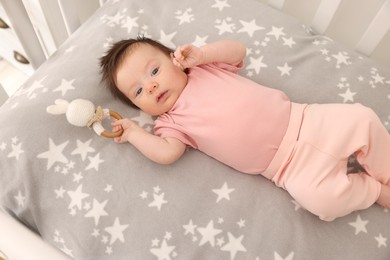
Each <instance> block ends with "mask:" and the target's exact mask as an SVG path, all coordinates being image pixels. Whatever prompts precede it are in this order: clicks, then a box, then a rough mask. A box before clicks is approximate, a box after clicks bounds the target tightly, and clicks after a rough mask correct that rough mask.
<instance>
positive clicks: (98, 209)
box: [85, 199, 108, 226]
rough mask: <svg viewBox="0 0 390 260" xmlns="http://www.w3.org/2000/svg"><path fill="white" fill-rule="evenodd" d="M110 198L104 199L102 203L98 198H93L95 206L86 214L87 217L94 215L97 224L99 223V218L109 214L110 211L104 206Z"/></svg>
mask: <svg viewBox="0 0 390 260" xmlns="http://www.w3.org/2000/svg"><path fill="white" fill-rule="evenodd" d="M107 202H108V200H105V201H103V202H102V203H99V201H97V200H96V199H93V206H92V209H91V210H90V211H88V212H87V214H85V217H86V218H91V217H93V218H94V220H95V226H97V225H98V223H99V219H100V217H102V216H108V213H107V212H106V211H105V210H104V207H105V206H106V204H107Z"/></svg>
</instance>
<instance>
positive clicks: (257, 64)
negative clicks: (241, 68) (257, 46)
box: [246, 56, 268, 74]
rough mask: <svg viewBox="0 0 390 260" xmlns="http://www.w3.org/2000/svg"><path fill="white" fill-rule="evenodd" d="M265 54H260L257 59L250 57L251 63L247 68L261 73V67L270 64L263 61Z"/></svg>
mask: <svg viewBox="0 0 390 260" xmlns="http://www.w3.org/2000/svg"><path fill="white" fill-rule="evenodd" d="M263 58H264V56H260V57H258V58H257V59H255V58H252V57H249V60H250V64H249V65H248V66H247V67H246V69H247V70H250V69H253V70H255V71H256V74H259V73H260V70H261V68H267V67H268V65H267V64H265V63H263Z"/></svg>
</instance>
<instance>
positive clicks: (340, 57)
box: [332, 52, 349, 68]
mask: <svg viewBox="0 0 390 260" xmlns="http://www.w3.org/2000/svg"><path fill="white" fill-rule="evenodd" d="M332 57H333V58H335V59H336V60H337V66H336V67H337V68H340V64H346V65H348V64H349V62H348V59H349V56H348V55H347V54H344V53H342V52H339V53H337V54H336V55H332Z"/></svg>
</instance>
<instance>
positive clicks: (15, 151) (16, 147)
mask: <svg viewBox="0 0 390 260" xmlns="http://www.w3.org/2000/svg"><path fill="white" fill-rule="evenodd" d="M11 146H12V151H11V152H10V153H9V154H8V158H11V157H15V158H16V160H19V156H20V155H21V154H22V153H24V151H23V150H22V148H21V146H22V143H19V144H17V145H15V144H11Z"/></svg>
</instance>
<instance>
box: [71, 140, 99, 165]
mask: <svg viewBox="0 0 390 260" xmlns="http://www.w3.org/2000/svg"><path fill="white" fill-rule="evenodd" d="M76 142H77V148H76V149H74V150H73V151H72V155H73V154H80V156H81V159H82V160H83V161H85V158H87V154H88V153H93V152H95V149H93V148H92V147H91V146H90V145H91V142H92V139H89V140H88V141H86V142H85V143H83V142H81V141H80V140H77V141H76Z"/></svg>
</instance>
